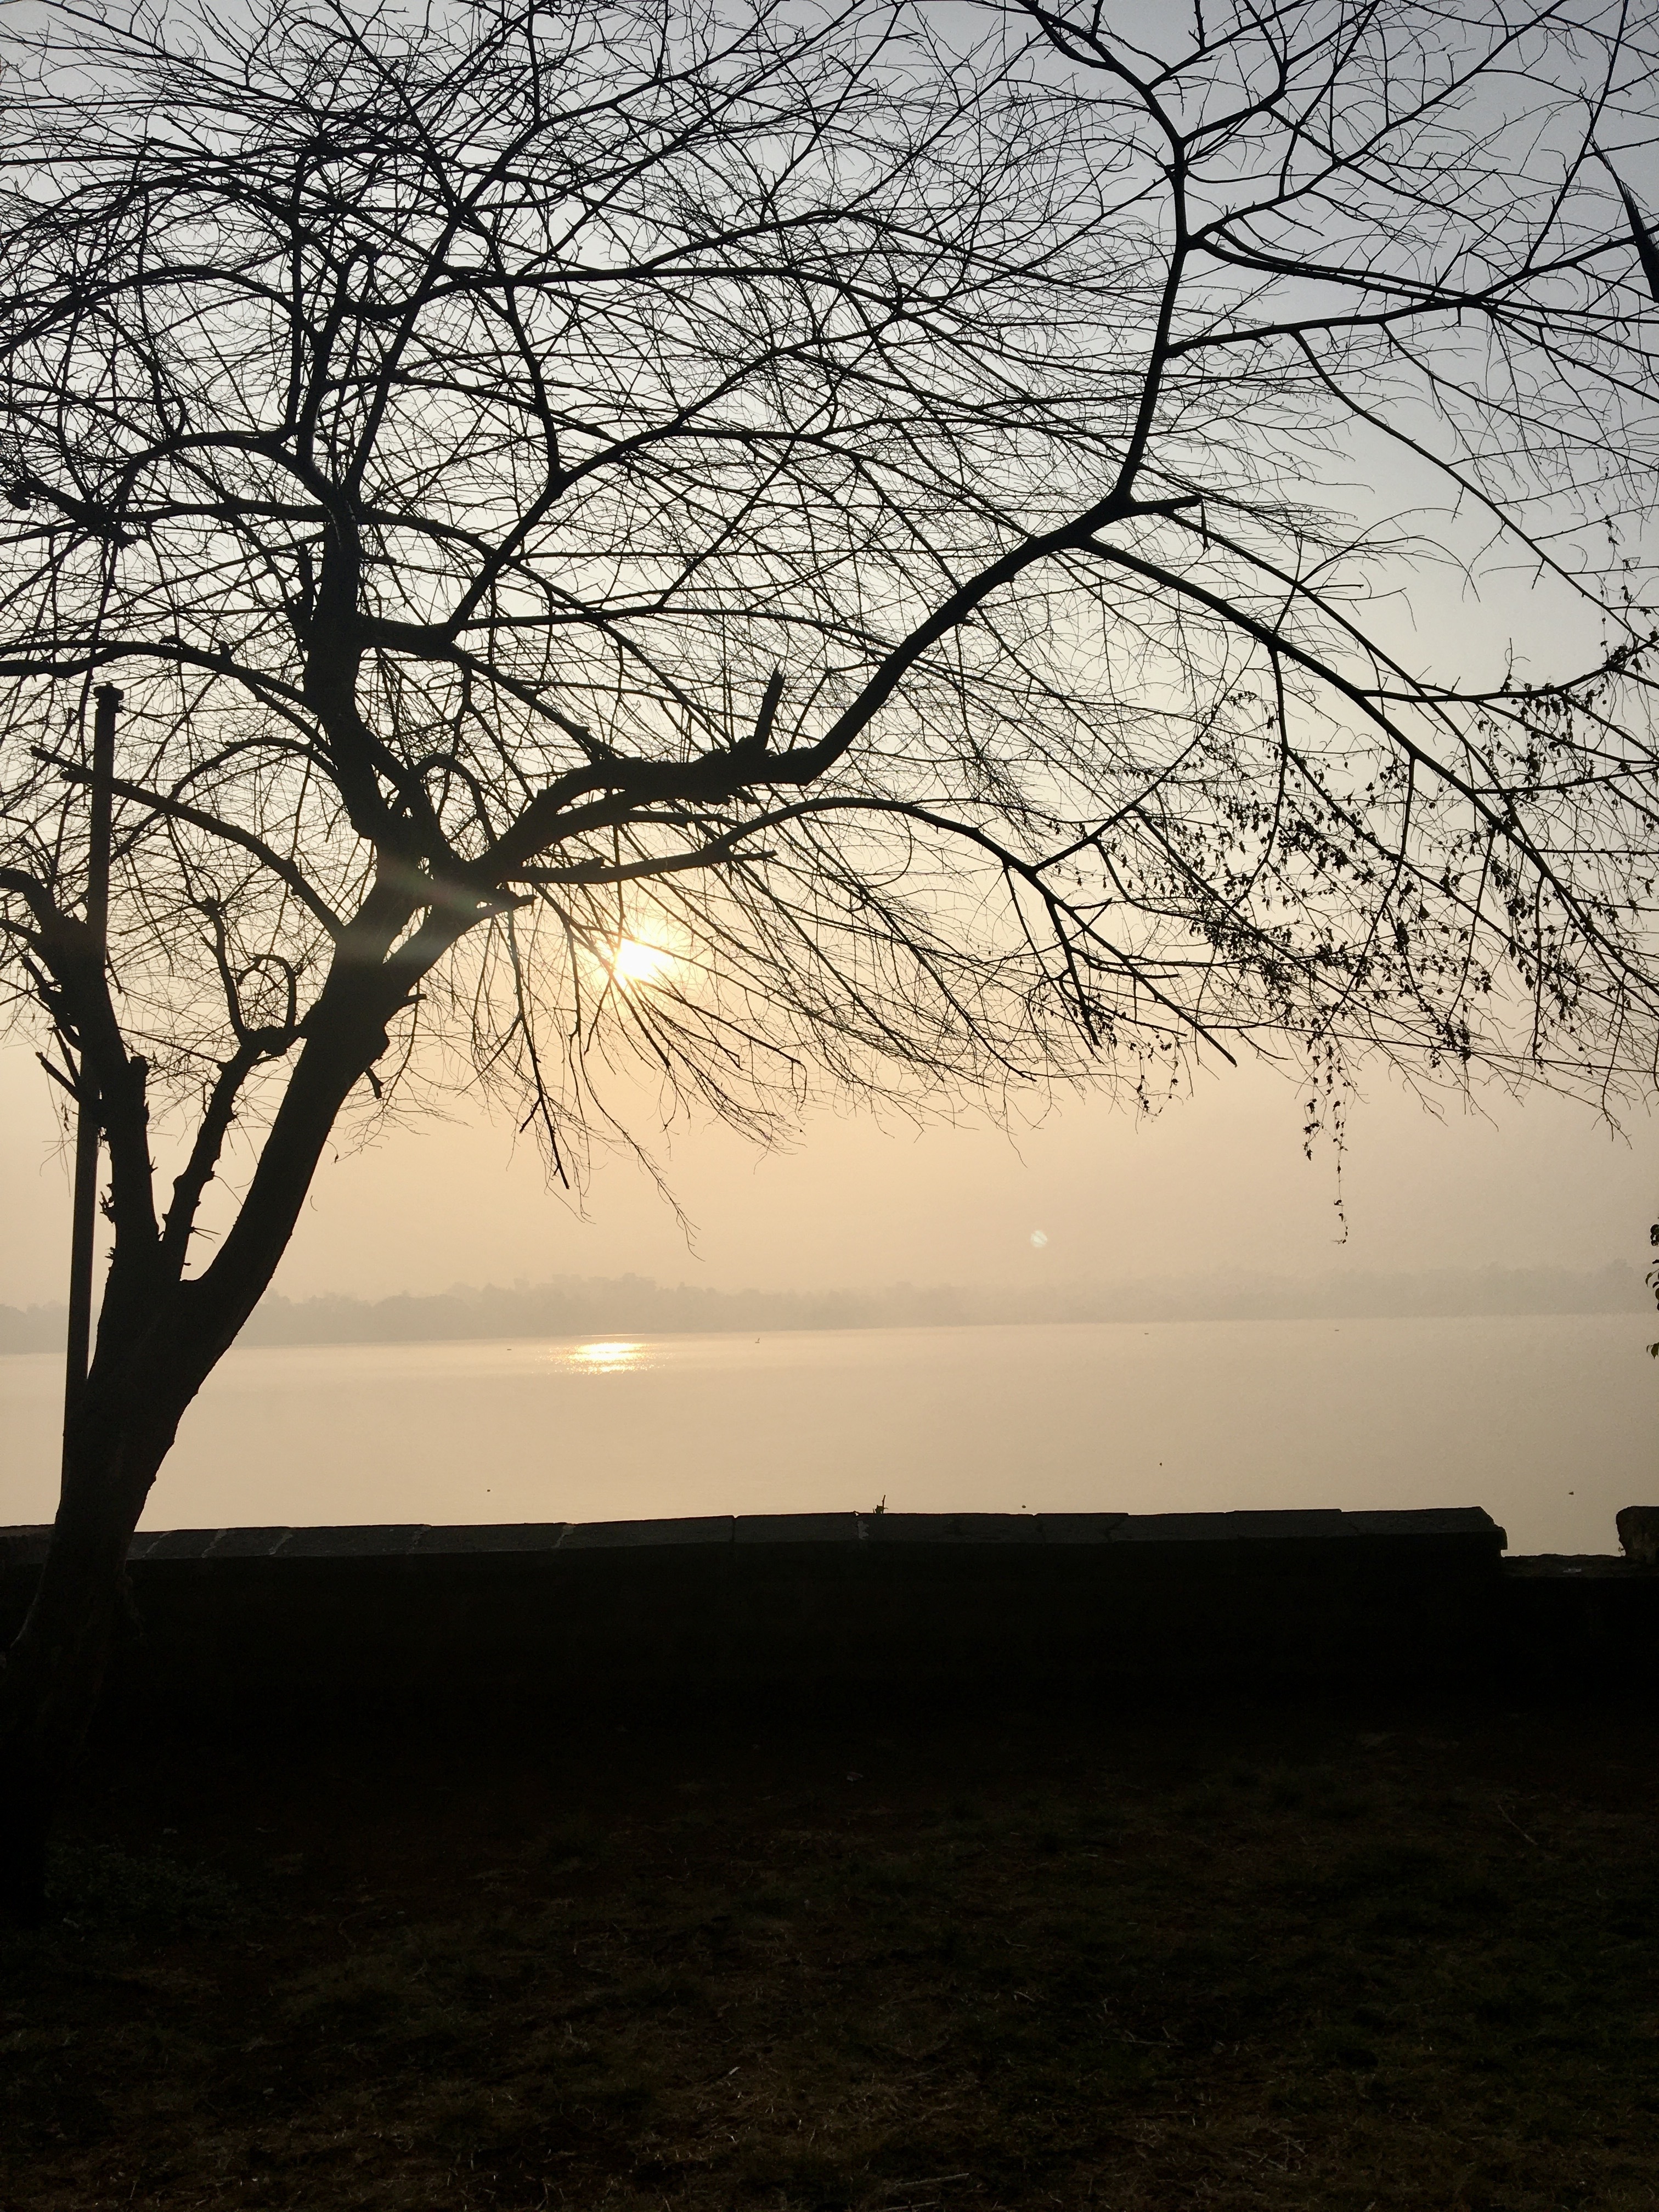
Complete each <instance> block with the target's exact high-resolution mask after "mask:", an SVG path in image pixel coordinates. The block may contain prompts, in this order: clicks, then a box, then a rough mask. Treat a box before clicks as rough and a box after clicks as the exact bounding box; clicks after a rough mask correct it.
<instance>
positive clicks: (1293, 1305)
mask: <svg viewBox="0 0 1659 2212" xmlns="http://www.w3.org/2000/svg"><path fill="white" fill-rule="evenodd" d="M1648 1301H1649V1292H1648V1291H1647V1288H1646V1286H1645V1284H1644V1279H1643V1277H1642V1275H1641V1274H1640V1273H1639V1272H1638V1270H1637V1269H1636V1268H1635V1267H1632V1266H1631V1265H1630V1264H1629V1263H1628V1262H1627V1261H1612V1262H1611V1263H1610V1264H1609V1265H1608V1266H1607V1267H1601V1268H1598V1269H1595V1270H1593V1271H1592V1270H1573V1269H1569V1268H1564V1267H1479V1268H1474V1267H1470V1268H1436V1269H1426V1270H1425V1271H1424V1272H1422V1273H1418V1274H1382V1273H1374V1274H1355V1275H1341V1274H1337V1273H1330V1274H1327V1275H1322V1276H1317V1277H1308V1278H1300V1279H1291V1278H1286V1277H1272V1276H1260V1277H1244V1276H1239V1275H1230V1276H1223V1277H1198V1278H1188V1279H1179V1278H1170V1279H1139V1280H1136V1281H1133V1282H1121V1283H1098V1282H1095V1283H1087V1282H1072V1283H1068V1284H1040V1285H1039V1284H1032V1285H1022V1286H1018V1287H1001V1288H998V1287H979V1288H974V1287H963V1286H961V1285H948V1284H945V1285H915V1284H909V1283H898V1284H893V1285H888V1286H887V1287H885V1288H883V1289H878V1290H869V1291H856V1290H833V1291H758V1290H741V1291H717V1290H708V1289H705V1288H703V1287H702V1286H700V1285H695V1284H688V1283H681V1284H677V1285H663V1284H659V1283H656V1282H653V1281H652V1280H650V1279H648V1278H647V1277H645V1276H641V1275H623V1276H618V1277H613V1278H609V1279H605V1278H596V1277H579V1276H570V1277H565V1278H562V1279H558V1280H556V1281H554V1282H550V1283H543V1284H539V1285H533V1286H527V1285H516V1286H514V1287H513V1288H511V1289H508V1288H505V1287H502V1286H501V1285H494V1284H491V1285H485V1286H484V1287H483V1288H482V1289H472V1288H457V1289H453V1290H449V1291H438V1292H435V1293H433V1294H431V1295H428V1296H421V1297H414V1296H408V1295H404V1296H401V1297H389V1298H377V1299H368V1298H354V1297H312V1298H286V1297H282V1296H281V1295H280V1294H276V1293H273V1294H272V1295H270V1296H268V1297H266V1298H265V1299H264V1302H263V1303H262V1304H260V1306H259V1308H258V1311H257V1312H256V1313H255V1314H254V1316H253V1317H252V1321H251V1322H249V1323H248V1326H247V1328H246V1329H245V1330H244V1331H243V1333H242V1335H241V1337H240V1342H241V1343H242V1344H244V1345H248V1346H276V1345H301V1344H435V1343H458V1342H461V1343H465V1342H483V1341H490V1340H501V1339H504V1338H516V1337H532V1338H546V1339H556V1338H563V1337H581V1336H691V1335H697V1336H703V1335H738V1334H751V1335H753V1334H762V1335H763V1334H767V1333H769V1332H781V1331H786V1330H819V1329H881V1328H973V1327H983V1326H987V1325H992V1326H995V1325H1008V1324H1030V1325H1038V1326H1040V1325H1042V1324H1053V1323H1055V1322H1172V1321H1180V1322H1186V1321H1407V1320H1435V1319H1441V1320H1454V1319H1467V1320H1478V1319H1483V1318H1499V1317H1502V1316H1520V1315H1532V1316H1544V1315H1550V1314H1559V1315H1570V1314H1628V1315H1630V1316H1636V1315H1637V1314H1638V1313H1640V1312H1642V1311H1643V1310H1644V1308H1645V1307H1646V1306H1647V1305H1648ZM63 1336H64V1309H63V1308H62V1307H61V1306H59V1305H33V1306H27V1307H21V1308H20V1307H16V1306H0V1353H3V1352H55V1351H57V1350H58V1348H59V1346H61V1345H62V1342H63Z"/></svg>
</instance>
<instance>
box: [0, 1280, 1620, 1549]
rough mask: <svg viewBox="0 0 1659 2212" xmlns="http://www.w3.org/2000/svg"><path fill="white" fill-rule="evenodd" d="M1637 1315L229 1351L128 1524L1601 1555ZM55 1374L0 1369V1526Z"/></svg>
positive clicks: (24, 1503) (46, 1475) (52, 1436)
mask: <svg viewBox="0 0 1659 2212" xmlns="http://www.w3.org/2000/svg"><path fill="white" fill-rule="evenodd" d="M1648 1333H1650V1332H1649V1329H1648V1322H1647V1319H1646V1316H1644V1315H1642V1314H1639V1313H1638V1314H1636V1315H1633V1316H1624V1315H1618V1316H1607V1315H1566V1316H1504V1317H1502V1318H1481V1319H1436V1320H1407V1321H1344V1322H1328V1321H1322V1322H1313V1321H1310V1322H1164V1323H1148V1324H1145V1325H1142V1324H1138V1323H1133V1322H1107V1323H1091V1322H1080V1323H1073V1324H1069V1325H1064V1324H1063V1325H1058V1326H1035V1327H1024V1328H1020V1327H1001V1328H998V1327H978V1328H929V1329H908V1328H894V1329H857V1330H834V1331H815V1332H778V1333H775V1334H765V1335H763V1336H761V1337H758V1338H756V1337H748V1336H733V1335H720V1336H701V1337H698V1336H674V1337H659V1338H655V1339H631V1340H630V1339H594V1340H587V1341H585V1342H580V1343H576V1342H562V1343H545V1342H544V1343H518V1344H507V1343H488V1342H486V1343H468V1344H416V1345H408V1346H301V1347H293V1348H282V1349H270V1350H251V1351H238V1352H233V1353H232V1354H231V1355H230V1357H229V1358H228V1359H227V1360H226V1362H225V1363H224V1365H223V1367H222V1369H221V1370H220V1371H219V1372H218V1373H217V1374H216V1376H214V1377H213V1378H212V1379H211V1380H210V1383H209V1384H208V1386H207V1388H206V1389H205V1390H204V1393H203V1395H202V1397H201V1398H200V1399H199V1400H198V1401H197V1404H196V1406H195V1407H193V1408H192V1409H191V1412H190V1413H189V1414H188V1415H187V1416H186V1417H185V1423H184V1426H183V1428H182V1430H181V1431H180V1433H179V1442H178V1444H177V1447H176V1448H175V1450H174V1452H173V1457H172V1458H171V1460H170V1461H169V1462H168V1464H167V1468H166V1469H165V1470H164V1473H163V1474H162V1477H161V1481H160V1482H159V1483H158V1485H157V1486H156V1489H155V1492H154V1493H153V1494H152V1497H151V1500H150V1504H149V1510H148V1512H147V1513H146V1515H145V1516H144V1520H143V1524H142V1525H143V1526H144V1527H147V1528H202V1527H207V1528H222V1527H226V1526H232V1525H237V1524H244V1525H245V1524H253V1525H256V1526H258V1525H271V1524H277V1525H281V1524H284V1523H295V1524H305V1523H318V1522H321V1523H327V1522H495V1521H564V1520H569V1521H590V1520H619V1519H633V1518H650V1517H655V1516H674V1515H680V1514H707V1513H758V1512H786V1513H787V1512H811V1511H817V1510H830V1509H835V1510H848V1509H859V1510H868V1509H870V1508H871V1507H872V1506H874V1505H876V1504H879V1503H880V1502H881V1501H882V1500H883V1499H885V1502H886V1504H887V1505H888V1507H889V1508H890V1510H909V1511H922V1512H943V1511H950V1510H980V1511H992V1512H1007V1511H1018V1510H1027V1511H1033V1512H1041V1511H1043V1510H1048V1511H1056V1512H1057V1511H1061V1510H1066V1511H1127V1512H1135V1513H1150V1512H1168V1511H1177V1512H1190V1511H1200V1510H1230V1509H1233V1508H1241V1507H1260V1506H1269V1505H1270V1506H1341V1507H1346V1508H1359V1507H1373V1506H1416V1505H1466V1504H1473V1505H1484V1506H1485V1507H1486V1509H1487V1510H1488V1511H1490V1512H1491V1513H1492V1515H1493V1516H1494V1517H1495V1518H1496V1519H1497V1520H1498V1521H1499V1522H1502V1523H1503V1524H1504V1527H1505V1528H1507V1530H1508V1532H1509V1537H1510V1549H1511V1550H1512V1551H1520V1552H1536V1551H1566V1552H1610V1551H1613V1550H1615V1549H1616V1548H1617V1542H1616V1538H1615V1535H1614V1532H1613V1515H1614V1514H1615V1512H1616V1511H1617V1510H1618V1509H1619V1507H1620V1506H1621V1505H1626V1504H1635V1503H1639V1502H1645V1501H1646V1499H1647V1498H1648V1496H1649V1494H1650V1492H1654V1491H1655V1490H1656V1488H1659V1485H1656V1483H1655V1481H1654V1479H1653V1449H1652V1437H1653V1389H1654V1383H1653V1376H1652V1372H1651V1367H1650V1362H1649V1361H1647V1360H1646V1359H1645V1358H1643V1356H1642V1345H1643V1342H1644V1336H1645V1334H1648ZM60 1390H61V1381H60V1373H59V1369H58V1363H57V1361H56V1360H55V1358H52V1357H51V1356H49V1355H44V1354H42V1355H35V1356H31V1355H19V1356H14V1357H12V1358H7V1359H0V1430H3V1434H4V1436H5V1438H6V1444H7V1480H6V1491H7V1500H6V1510H5V1513H4V1515H3V1516H0V1517H3V1518H6V1519H15V1520H18V1521H44V1520H47V1519H49V1518H50V1517H51V1515H52V1510H53V1508H54V1505H55V1503H56V1497H55V1492H56V1454H57V1443H56V1434H57V1422H58V1405H59V1393H60Z"/></svg>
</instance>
